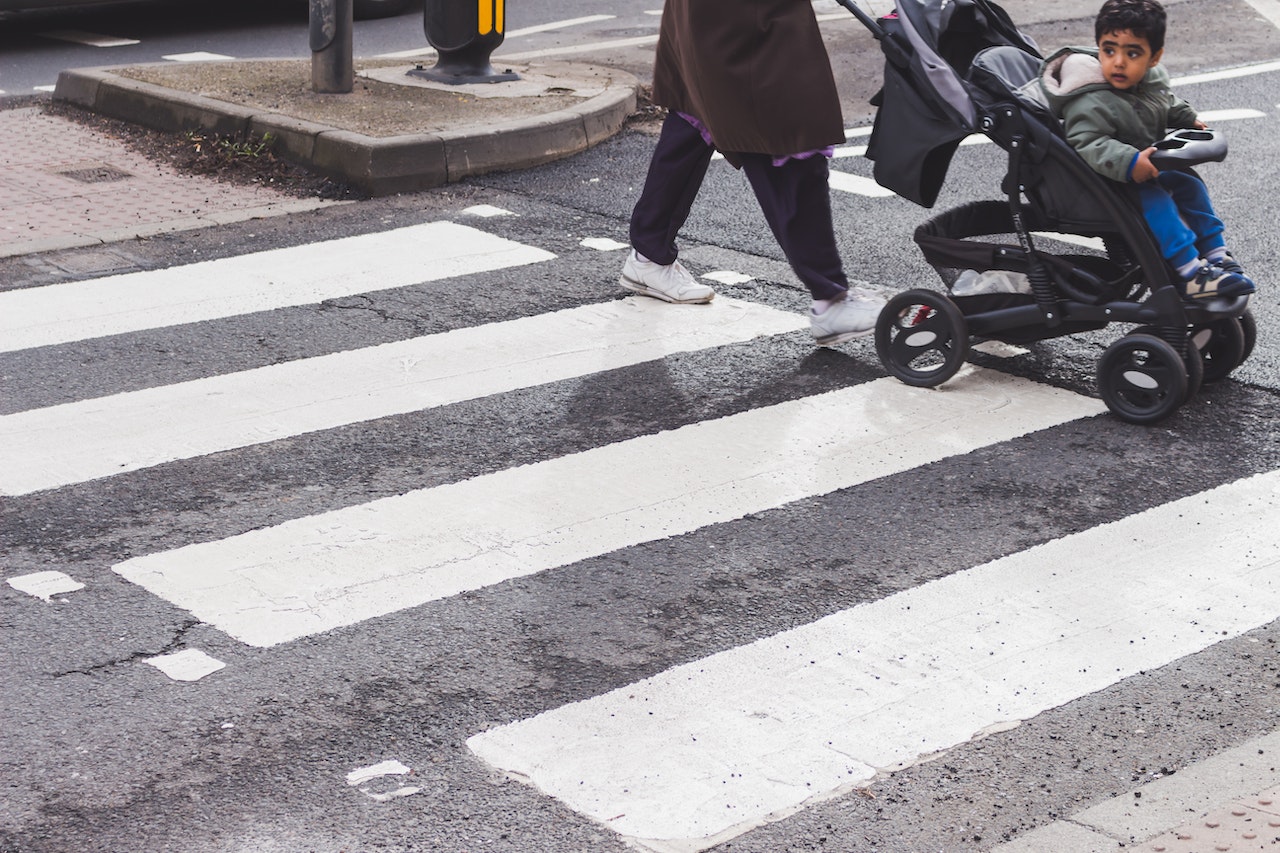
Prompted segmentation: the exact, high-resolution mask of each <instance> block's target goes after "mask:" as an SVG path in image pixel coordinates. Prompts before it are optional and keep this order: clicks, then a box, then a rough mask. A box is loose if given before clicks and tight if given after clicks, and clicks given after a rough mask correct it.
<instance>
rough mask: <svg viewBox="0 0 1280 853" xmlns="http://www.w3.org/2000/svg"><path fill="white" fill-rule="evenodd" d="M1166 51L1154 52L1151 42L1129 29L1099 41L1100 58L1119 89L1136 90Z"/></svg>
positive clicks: (1108, 77)
mask: <svg viewBox="0 0 1280 853" xmlns="http://www.w3.org/2000/svg"><path fill="white" fill-rule="evenodd" d="M1162 53H1164V51H1163V50H1157V51H1155V52H1152V50H1151V43H1150V42H1148V41H1147V40H1146V38H1144V37H1142V36H1135V35H1134V34H1133V33H1132V32H1130V31H1129V30H1120V31H1119V32H1114V33H1106V34H1104V35H1103V36H1102V39H1101V40H1099V42H1098V61H1099V62H1101V63H1102V73H1103V75H1104V76H1105V77H1106V78H1107V82H1108V83H1110V84H1111V85H1112V86H1114V87H1115V88H1117V89H1132V88H1133V87H1134V86H1136V85H1138V84H1139V83H1141V82H1142V78H1143V77H1145V76H1147V72H1148V71H1150V70H1151V69H1152V68H1154V67H1155V66H1156V64H1157V63H1159V62H1160V54H1162Z"/></svg>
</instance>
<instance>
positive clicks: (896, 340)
mask: <svg viewBox="0 0 1280 853" xmlns="http://www.w3.org/2000/svg"><path fill="white" fill-rule="evenodd" d="M968 353H969V325H968V323H966V322H965V319H964V314H962V313H961V312H960V309H959V308H957V307H956V304H955V303H954V302H952V301H951V300H950V299H948V298H947V297H946V296H944V295H942V294H940V293H936V292H934V291H932V290H923V289H919V290H908V291H905V292H903V293H899V294H898V295H897V296H895V297H893V298H892V299H890V300H889V302H888V304H886V305H885V306H884V308H883V309H881V311H880V316H879V318H878V319H877V320H876V354H877V355H879V356H880V363H881V364H883V365H884V369H885V370H887V371H888V372H889V373H890V374H892V375H893V376H896V377H897V378H898V379H900V380H902V381H903V382H905V383H906V384H908V385H914V386H916V387H918V388H929V387H933V386H935V385H941V384H942V383H943V382H946V381H947V380H948V379H950V378H951V377H952V376H955V375H956V371H958V370H959V369H960V367H961V366H962V365H963V364H964V361H965V357H966V356H967V355H968Z"/></svg>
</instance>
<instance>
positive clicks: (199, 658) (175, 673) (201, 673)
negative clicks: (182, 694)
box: [144, 649, 226, 681]
mask: <svg viewBox="0 0 1280 853" xmlns="http://www.w3.org/2000/svg"><path fill="white" fill-rule="evenodd" d="M144 663H149V664H151V665H152V666H154V667H155V668H156V669H158V670H160V671H161V672H163V673H164V674H165V675H167V676H169V677H170V678H172V679H173V680H174V681H199V680H200V679H202V678H204V677H205V676H206V675H209V674H210V673H214V672H217V671H218V670H220V669H222V668H223V667H225V666H226V664H225V663H223V662H222V661H220V660H218V659H217V658H214V657H210V656H209V655H207V654H205V653H204V652H202V651H200V650H199V649H183V650H182V651H180V652H174V653H173V654H168V655H159V656H157V657H153V658H147V659H146V660H145V661H144Z"/></svg>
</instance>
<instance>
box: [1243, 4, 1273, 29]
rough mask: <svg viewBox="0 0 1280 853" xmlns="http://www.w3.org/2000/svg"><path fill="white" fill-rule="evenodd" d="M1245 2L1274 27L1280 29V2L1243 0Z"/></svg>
mask: <svg viewBox="0 0 1280 853" xmlns="http://www.w3.org/2000/svg"><path fill="white" fill-rule="evenodd" d="M1245 2H1246V3H1248V4H1249V5H1250V6H1252V7H1253V8H1254V10H1255V11H1256V12H1257V13H1258V14H1259V15H1261V16H1262V17H1264V18H1266V19H1267V20H1268V21H1270V22H1271V23H1272V24H1273V25H1274V26H1277V27H1280V2H1277V0H1245Z"/></svg>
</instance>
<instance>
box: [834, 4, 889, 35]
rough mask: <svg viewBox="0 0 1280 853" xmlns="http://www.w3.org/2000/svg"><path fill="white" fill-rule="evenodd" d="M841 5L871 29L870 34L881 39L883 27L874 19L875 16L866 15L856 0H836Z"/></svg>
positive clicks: (883, 33)
mask: <svg viewBox="0 0 1280 853" xmlns="http://www.w3.org/2000/svg"><path fill="white" fill-rule="evenodd" d="M836 2H837V3H839V4H840V5H841V6H843V7H845V8H846V9H848V10H849V11H850V12H852V13H853V16H854V17H855V18H857V19H858V20H859V21H861V22H862V25H863V26H864V27H866V28H867V29H869V30H871V35H873V36H875V37H876V38H877V39H883V38H884V36H885V32H884V28H883V27H881V26H880V24H879V23H878V22H877V21H876V19H875V18H873V17H871V16H870V15H868V14H867V13H866V12H864V11H862V9H861V8H860V7H859V6H858V0H836Z"/></svg>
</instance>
